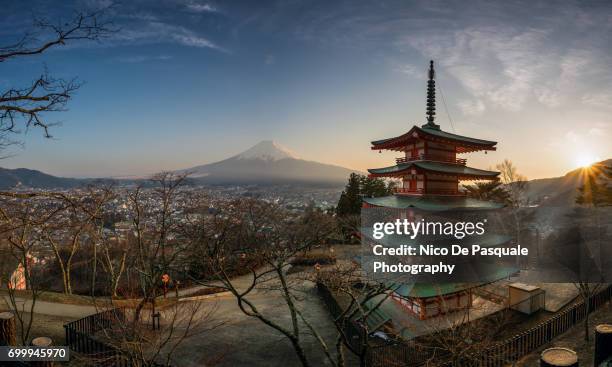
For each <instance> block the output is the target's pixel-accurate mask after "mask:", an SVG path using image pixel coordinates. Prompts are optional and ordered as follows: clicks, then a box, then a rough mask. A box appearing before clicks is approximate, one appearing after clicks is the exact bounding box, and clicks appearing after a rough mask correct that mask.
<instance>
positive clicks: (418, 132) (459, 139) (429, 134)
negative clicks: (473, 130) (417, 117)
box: [372, 124, 497, 153]
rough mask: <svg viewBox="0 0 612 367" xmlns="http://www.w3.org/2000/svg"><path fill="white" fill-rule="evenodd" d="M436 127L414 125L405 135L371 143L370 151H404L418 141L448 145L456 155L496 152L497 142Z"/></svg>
mask: <svg viewBox="0 0 612 367" xmlns="http://www.w3.org/2000/svg"><path fill="white" fill-rule="evenodd" d="M436 127H437V126H436ZM436 127H432V126H429V125H428V124H425V125H423V126H422V127H418V126H416V125H415V126H413V127H412V129H410V130H409V131H408V132H407V133H405V134H402V135H400V136H396V137H393V138H388V139H382V140H375V141H373V142H372V150H383V149H385V150H395V151H405V150H406V148H407V147H408V146H410V145H411V144H414V143H416V142H419V141H427V142H434V143H444V144H449V145H452V146H453V147H454V150H455V152H456V153H469V152H477V151H481V150H496V147H495V145H497V142H495V141H490V140H483V139H476V138H470V137H467V136H462V135H457V134H452V133H449V132H446V131H443V130H440V128H436Z"/></svg>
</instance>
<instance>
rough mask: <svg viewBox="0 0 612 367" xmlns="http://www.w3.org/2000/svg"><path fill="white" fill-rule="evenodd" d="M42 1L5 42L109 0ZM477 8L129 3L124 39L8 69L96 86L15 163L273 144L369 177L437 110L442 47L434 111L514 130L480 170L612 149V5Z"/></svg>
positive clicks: (121, 21) (174, 154)
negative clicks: (376, 144)
mask: <svg viewBox="0 0 612 367" xmlns="http://www.w3.org/2000/svg"><path fill="white" fill-rule="evenodd" d="M32 3H34V4H35V5H36V6H34V7H32V6H28V5H25V4H17V3H11V4H10V5H9V8H10V9H9V10H10V11H9V12H7V13H6V14H5V15H3V18H4V19H3V22H2V26H0V37H2V39H3V40H4V39H6V40H7V42H4V43H10V41H11V40H13V39H16V38H17V37H18V36H19V34H21V32H22V31H23V30H24V29H26V28H27V26H28V24H29V23H28V22H29V21H30V19H29V18H28V17H27V15H28V14H29V8H30V7H31V8H37V9H39V11H41V12H44V13H47V17H48V18H50V19H53V17H56V18H58V19H61V18H62V17H67V16H69V15H70V11H71V10H72V9H78V8H82V7H101V6H106V5H108V3H107V2H106V1H76V2H66V3H64V4H62V5H61V6H58V7H57V8H56V9H51V8H50V5H49V4H47V3H45V2H36V1H34V2H32ZM29 5H32V4H29ZM473 5H474V6H470V7H461V6H458V5H448V4H447V5H443V3H441V2H435V1H433V2H432V1H428V2H414V3H411V4H404V3H403V2H394V1H390V2H384V3H370V2H357V3H354V2H336V3H332V4H329V3H327V2H320V3H319V2H301V1H296V2H290V3H284V2H261V3H258V4H253V3H251V2H231V3H221V2H219V3H216V2H205V1H199V2H197V1H179V0H167V1H160V2H157V3H155V4H150V3H147V2H140V1H132V2H129V3H126V4H118V5H117V6H116V7H114V8H113V9H112V13H111V14H110V15H111V18H112V20H113V21H114V22H115V23H116V24H117V25H118V26H119V27H120V28H121V30H120V31H119V32H118V33H117V34H114V35H112V36H111V37H110V38H109V39H106V40H103V41H102V42H101V43H93V44H86V43H81V42H79V43H75V44H69V45H67V46H66V47H63V48H59V49H56V50H53V51H51V52H49V53H47V54H45V55H41V56H35V57H32V58H29V59H28V61H27V62H21V63H18V62H12V61H8V62H5V63H3V64H2V68H3V73H2V76H1V77H0V84H2V85H3V86H14V85H19V84H24V83H25V84H27V82H28V81H31V79H32V78H33V77H36V75H38V74H40V72H41V71H42V70H44V67H45V66H46V67H47V68H48V69H49V71H50V72H52V73H53V74H57V75H58V76H61V77H78V78H79V79H80V80H83V81H84V82H85V84H84V85H83V87H82V88H81V89H80V90H79V91H78V93H77V94H76V96H75V97H74V99H73V100H71V101H70V103H69V105H68V108H69V110H68V111H65V112H60V113H55V114H53V115H48V116H49V119H50V120H51V121H53V122H55V121H58V122H61V125H60V126H54V127H53V128H52V130H51V133H52V135H53V138H52V139H45V138H44V137H43V136H42V135H43V134H42V132H41V131H39V130H37V129H35V128H32V129H30V131H28V132H27V134H25V135H22V136H19V138H23V140H24V147H23V149H22V148H19V147H13V148H11V150H10V151H9V152H8V153H10V154H11V155H10V156H9V157H7V158H4V159H3V160H2V161H0V166H2V167H6V168H18V167H25V168H31V169H37V170H41V171H43V172H46V173H49V174H53V175H57V176H65V177H126V176H146V175H150V174H153V173H155V172H158V171H163V170H180V169H186V168H189V167H193V166H197V165H202V164H206V163H212V162H216V161H220V160H223V159H226V158H229V157H231V156H234V155H236V154H238V153H240V152H242V151H244V150H247V149H248V148H250V147H251V146H253V145H255V144H257V143H258V142H259V141H262V140H274V141H276V142H279V143H281V144H282V145H284V146H287V147H288V148H290V149H291V150H293V151H294V152H295V153H296V155H297V156H298V157H300V158H302V159H306V160H312V161H318V162H323V163H328V164H334V165H339V166H343V167H347V168H351V169H355V170H358V171H361V172H365V171H366V169H367V168H373V167H382V166H387V165H388V164H389V162H390V161H391V160H392V159H393V158H394V157H395V156H396V155H397V153H396V154H393V153H385V152H383V153H381V154H378V152H375V151H372V150H370V141H372V140H377V139H380V138H384V137H389V136H397V135H400V134H403V133H405V132H406V131H408V130H409V129H410V128H411V127H412V126H413V125H418V126H420V125H422V124H423V123H425V107H426V106H425V99H426V76H427V73H426V71H427V67H428V62H429V60H430V59H433V60H434V61H435V62H436V73H437V75H436V82H437V83H438V86H439V87H441V90H438V96H437V98H438V100H437V115H436V116H437V117H436V123H438V124H440V125H441V127H442V129H443V130H445V131H448V132H451V133H456V134H459V135H465V136H472V137H475V138H481V139H487V140H495V141H497V142H498V145H497V147H498V150H497V151H495V152H489V153H488V154H487V155H485V154H484V153H473V154H465V155H462V157H464V158H467V159H468V164H469V165H471V166H474V167H483V168H487V167H495V165H496V164H497V163H500V162H501V161H503V160H504V159H510V160H512V161H513V162H514V163H515V164H516V166H517V167H518V169H519V171H520V172H521V173H523V174H524V175H526V176H527V177H528V178H529V179H535V178H545V177H555V176H561V175H563V174H565V173H566V172H568V171H570V170H572V169H575V168H578V167H579V166H584V165H587V164H589V163H592V162H594V161H600V160H605V159H608V158H612V144H610V143H609V141H611V138H612V117H611V116H612V114H611V112H612V75H611V72H610V68H609V65H612V54H611V52H610V49H612V32H610V31H611V30H612V16H610V15H609V14H611V12H610V10H611V9H610V8H611V7H612V5H610V4H608V3H606V2H596V1H593V2H564V3H558V4H551V3H549V2H520V1H514V2H505V3H496V4H494V3H490V2H474V4H473ZM440 91H441V92H442V93H439V92H440ZM3 153H4V155H7V154H6V152H3Z"/></svg>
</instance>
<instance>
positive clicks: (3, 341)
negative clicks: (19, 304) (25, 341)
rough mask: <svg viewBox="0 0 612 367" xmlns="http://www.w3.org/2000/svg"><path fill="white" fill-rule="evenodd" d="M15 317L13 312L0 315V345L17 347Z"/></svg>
mask: <svg viewBox="0 0 612 367" xmlns="http://www.w3.org/2000/svg"><path fill="white" fill-rule="evenodd" d="M16 330H17V329H16V327H15V315H13V313H12V312H2V313H0V345H15V344H16V343H17V342H16V340H17V332H16Z"/></svg>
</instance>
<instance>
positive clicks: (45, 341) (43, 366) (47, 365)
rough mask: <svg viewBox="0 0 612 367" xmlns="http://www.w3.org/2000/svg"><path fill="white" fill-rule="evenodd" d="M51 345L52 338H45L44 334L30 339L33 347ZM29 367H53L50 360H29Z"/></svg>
mask: <svg viewBox="0 0 612 367" xmlns="http://www.w3.org/2000/svg"><path fill="white" fill-rule="evenodd" d="M51 345H53V340H51V338H47V337H46V336H41V337H38V338H34V339H32V346H35V347H50V346H51ZM30 366H31V367H53V362H52V361H36V362H30Z"/></svg>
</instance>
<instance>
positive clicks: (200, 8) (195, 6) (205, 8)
mask: <svg viewBox="0 0 612 367" xmlns="http://www.w3.org/2000/svg"><path fill="white" fill-rule="evenodd" d="M185 6H186V7H187V9H189V10H191V11H194V12H196V13H216V12H218V11H219V10H218V9H217V8H216V7H215V6H213V5H211V4H208V3H205V4H200V3H196V2H189V3H187V4H186V5H185Z"/></svg>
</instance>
